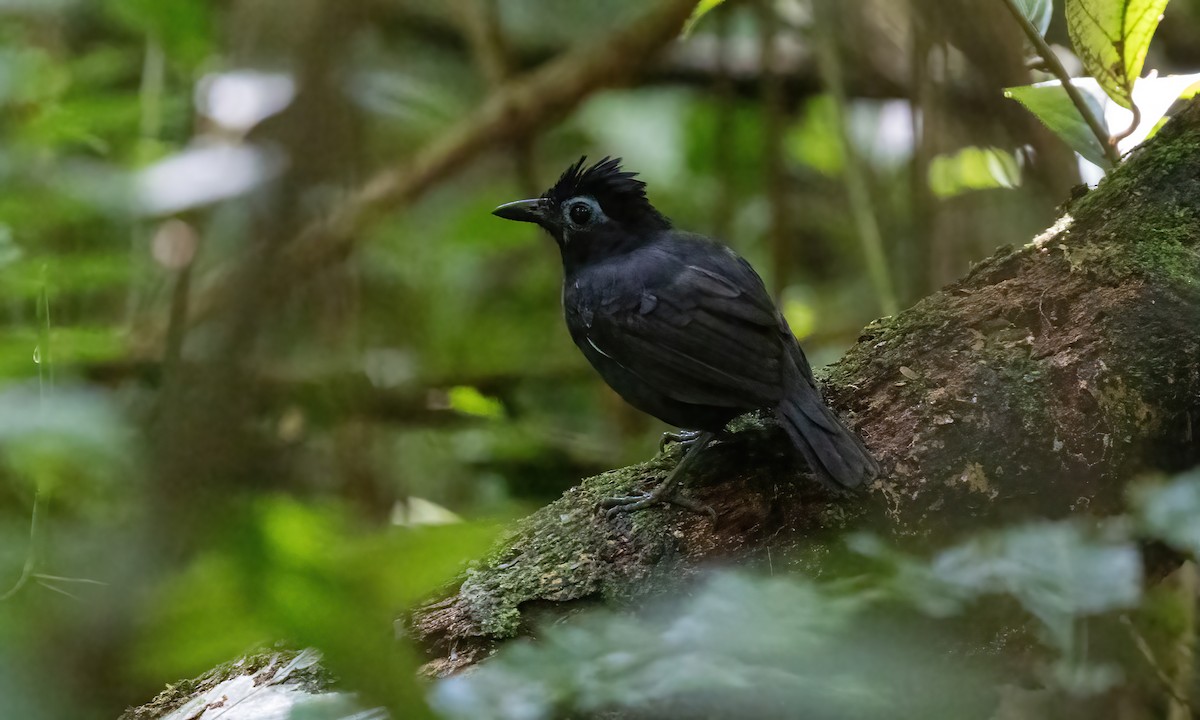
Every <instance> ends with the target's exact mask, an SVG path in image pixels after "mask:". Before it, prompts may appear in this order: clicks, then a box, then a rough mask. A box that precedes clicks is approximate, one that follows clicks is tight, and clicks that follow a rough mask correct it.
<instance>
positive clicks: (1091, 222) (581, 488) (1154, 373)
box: [410, 101, 1200, 674]
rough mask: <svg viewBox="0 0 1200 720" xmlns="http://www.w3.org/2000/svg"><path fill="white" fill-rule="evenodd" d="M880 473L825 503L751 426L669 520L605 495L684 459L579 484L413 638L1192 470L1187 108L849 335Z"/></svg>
mask: <svg viewBox="0 0 1200 720" xmlns="http://www.w3.org/2000/svg"><path fill="white" fill-rule="evenodd" d="M824 382H825V387H826V392H827V396H828V397H829V399H830V401H831V402H832V404H833V405H834V406H835V407H836V408H837V409H838V410H839V411H841V413H842V414H843V416H844V417H846V418H847V419H848V420H850V422H851V424H852V425H854V426H855V427H857V429H858V430H859V431H860V432H861V433H862V434H863V436H864V438H865V439H866V442H867V444H868V446H869V447H870V448H871V450H872V451H873V452H874V453H875V454H876V457H878V459H879V460H880V462H881V463H882V465H883V467H884V469H885V474H884V476H883V477H882V478H881V479H879V480H877V481H876V482H875V483H874V484H873V485H872V486H871V487H870V488H869V489H868V490H867V491H866V492H864V493H859V494H857V495H855V496H851V497H832V496H830V495H828V494H826V493H824V492H823V491H822V490H821V489H820V488H819V487H817V486H816V484H815V483H813V482H810V481H808V480H807V479H806V478H805V477H804V476H803V471H802V468H801V467H800V464H801V463H800V461H799V460H798V459H797V458H796V457H795V456H794V455H793V454H792V452H791V450H790V448H789V446H788V443H787V440H786V438H784V437H783V435H782V433H780V432H778V430H777V429H776V428H774V427H773V426H771V424H770V423H769V422H768V421H765V420H762V419H759V418H755V417H745V418H741V419H739V420H738V421H735V423H734V424H733V428H732V429H733V432H731V433H730V435H729V436H728V437H727V438H726V439H725V440H724V441H722V442H721V443H719V444H718V445H714V446H713V447H712V448H711V449H710V450H709V451H708V452H707V453H706V459H705V462H704V465H705V467H704V468H703V469H702V470H701V471H700V472H699V473H698V475H696V476H694V477H692V478H690V479H689V481H688V488H687V490H688V492H689V493H690V494H691V495H693V496H694V497H697V498H699V499H700V500H702V501H703V502H705V503H708V504H709V505H711V506H712V507H714V508H715V509H716V510H717V512H718V513H719V515H720V519H719V521H718V522H717V524H716V525H715V526H713V525H712V524H711V523H710V522H709V520H708V519H707V518H705V517H704V516H701V515H696V514H692V513H688V512H685V511H680V510H678V509H675V508H669V509H665V510H657V509H656V510H650V511H646V512H641V513H637V514H634V515H632V516H622V517H619V518H617V519H614V520H606V519H605V517H604V514H603V513H602V512H600V511H599V510H598V509H597V504H598V502H599V500H600V499H601V498H603V497H606V496H611V495H617V494H625V493H627V492H628V491H630V490H632V489H635V488H637V487H639V486H641V485H643V484H645V483H649V482H652V481H657V480H658V479H660V478H661V477H662V476H663V475H664V473H665V472H666V471H667V470H669V469H670V468H671V467H672V466H673V464H674V463H675V462H676V461H677V460H678V454H677V451H668V453H667V454H666V455H665V456H663V457H659V458H656V459H654V460H652V461H650V462H647V463H644V464H641V465H636V466H632V467H627V468H622V469H619V470H614V471H612V472H608V473H605V474H603V475H599V476H596V477H592V478H588V479H586V480H584V481H583V482H582V483H580V484H579V485H578V486H577V487H574V488H572V489H571V490H569V491H568V492H567V493H566V494H565V495H564V496H563V497H562V498H561V499H559V500H557V501H556V502H554V503H552V504H550V505H548V506H547V507H545V508H543V509H541V510H539V511H538V512H536V513H534V514H533V515H532V516H530V517H528V518H526V519H525V520H523V521H521V522H520V523H518V524H517V525H516V526H515V527H514V529H513V530H512V531H511V532H510V533H509V534H508V535H507V536H506V537H505V538H504V539H503V540H502V541H501V542H500V543H499V544H498V546H497V547H496V548H495V550H494V551H493V552H492V553H491V554H490V555H489V556H488V557H487V558H485V559H482V560H480V561H479V562H478V563H477V564H476V566H475V567H474V568H472V569H471V570H470V571H468V572H467V573H466V575H465V577H464V578H462V582H461V584H460V585H459V586H458V587H457V589H456V590H455V591H454V592H453V593H452V594H451V595H449V596H448V597H446V598H445V599H443V600H441V601H440V602H436V603H433V604H430V605H428V606H427V607H425V608H423V609H422V610H420V611H419V612H418V613H417V614H416V615H415V617H414V618H413V619H412V621H411V628H410V629H411V632H413V634H415V636H416V637H417V639H418V640H419V641H420V642H422V643H423V644H424V645H425V647H426V648H428V650H429V652H430V657H431V663H430V665H429V669H430V670H431V671H432V672H434V673H437V674H446V673H450V672H454V671H456V670H458V669H460V668H462V667H465V666H467V665H469V664H471V663H473V662H476V661H478V660H480V659H482V658H484V657H486V656H487V655H488V654H489V653H490V652H491V651H492V650H494V649H495V648H496V647H497V646H498V645H499V644H500V643H502V642H503V641H505V640H506V639H509V638H512V637H515V636H517V635H520V634H522V633H525V632H528V631H529V630H530V629H531V627H532V625H533V624H535V623H537V622H540V621H544V620H546V619H553V618H557V617H561V616H563V615H566V614H569V613H572V612H574V611H575V610H577V609H580V608H583V607H586V606H587V605H588V604H590V603H593V602H596V601H620V602H628V601H632V600H636V599H638V598H640V597H645V596H647V595H651V594H655V593H659V592H663V591H664V590H666V589H667V588H670V587H673V586H677V585H678V583H679V582H681V581H683V580H686V579H687V578H688V577H689V576H691V575H692V574H694V573H695V572H696V571H697V569H699V568H700V567H702V566H704V565H706V564H712V563H718V562H724V563H730V562H745V561H748V560H751V559H753V558H754V557H755V556H757V555H759V554H765V553H769V552H771V551H772V550H775V551H783V552H784V553H788V552H789V551H795V550H797V549H803V550H805V552H804V553H803V555H804V557H806V558H809V559H810V560H808V561H807V565H806V570H807V571H809V572H811V573H813V574H816V573H820V572H821V567H820V565H821V563H820V558H821V557H822V554H823V553H827V552H831V551H833V550H834V549H835V548H837V547H838V541H839V538H840V537H841V536H842V535H844V534H845V532H846V531H848V530H850V529H853V528H859V527H869V528H871V529H872V530H873V531H875V532H877V533H880V534H882V535H884V536H888V537H890V538H892V539H893V540H894V541H897V542H901V543H908V542H914V541H924V540H929V539H933V538H934V536H935V535H936V536H937V537H945V536H947V535H953V534H956V533H959V532H961V531H962V530H964V529H968V528H978V527H980V526H984V525H989V524H998V523H1001V522H1007V521H1011V520H1013V519H1016V518H1020V517H1023V516H1028V515H1034V514H1036V515H1038V516H1042V517H1045V516H1050V517H1057V516H1064V515H1068V514H1071V513H1077V512H1090V513H1093V514H1108V513H1112V512H1116V511H1118V510H1120V509H1121V508H1122V504H1123V498H1124V489H1125V485H1126V484H1127V482H1128V481H1129V480H1131V479H1132V478H1135V477H1136V476H1137V475H1138V474H1139V473H1141V472H1145V471H1153V470H1165V471H1171V470H1177V469H1182V468H1184V467H1188V466H1190V465H1193V464H1195V463H1196V462H1197V461H1200V443H1197V442H1196V440H1195V435H1194V430H1193V426H1194V424H1195V423H1196V422H1197V421H1198V420H1200V101H1193V102H1192V103H1191V104H1190V106H1189V107H1188V108H1186V109H1185V110H1184V112H1183V113H1181V114H1180V116H1179V117H1178V118H1176V119H1175V120H1172V121H1171V122H1170V123H1168V124H1167V125H1166V126H1165V127H1164V128H1163V130H1162V131H1161V132H1160V133H1159V135H1158V136H1157V137H1156V138H1154V139H1153V140H1151V141H1150V142H1148V143H1147V144H1146V145H1144V146H1143V147H1142V148H1140V149H1138V150H1137V151H1135V152H1134V153H1133V154H1132V155H1130V156H1129V157H1128V158H1127V160H1126V162H1125V163H1124V164H1123V165H1122V166H1121V167H1120V168H1119V169H1118V170H1116V171H1115V172H1114V173H1112V175H1111V176H1110V177H1109V178H1107V179H1106V180H1105V181H1104V182H1103V183H1101V185H1100V186H1099V187H1098V188H1097V189H1095V190H1092V191H1090V192H1087V193H1086V194H1083V195H1081V196H1079V197H1077V198H1076V199H1074V200H1072V201H1071V202H1070V203H1068V205H1067V206H1066V207H1065V208H1064V214H1063V216H1062V218H1061V219H1060V221H1059V222H1058V223H1057V224H1056V225H1055V226H1054V227H1053V228H1051V229H1050V230H1047V231H1046V232H1045V233H1043V234H1042V235H1040V236H1039V237H1037V238H1035V239H1034V240H1033V242H1031V243H1030V244H1028V245H1026V246H1024V247H1021V248H1007V249H1003V250H1001V251H1000V252H998V253H996V254H995V255H994V256H993V257H992V258H990V259H989V260H987V261H985V262H983V263H981V264H980V265H978V266H977V267H976V268H974V270H973V271H972V272H971V273H969V274H968V275H967V276H966V277H965V278H963V279H961V280H960V281H958V282H956V283H954V284H952V285H950V286H948V287H946V288H944V289H943V290H942V291H940V292H938V293H936V294H934V295H931V296H929V297H928V298H926V299H924V300H922V301H921V302H919V303H918V304H917V305H915V306H914V307H912V308H910V309H908V310H906V311H904V312H902V313H900V314H899V315H897V316H894V317H889V318H884V319H882V320H879V321H877V322H875V323H872V324H871V325H869V326H868V327H867V328H865V329H864V331H863V334H862V336H861V338H860V339H859V342H858V344H857V345H855V346H854V347H853V348H852V349H851V350H850V351H849V352H848V353H847V354H846V356H845V357H844V358H843V359H842V360H841V361H840V362H838V363H837V364H836V365H834V366H833V367H831V368H830V369H829V371H828V372H827V373H826V375H825V377H824Z"/></svg>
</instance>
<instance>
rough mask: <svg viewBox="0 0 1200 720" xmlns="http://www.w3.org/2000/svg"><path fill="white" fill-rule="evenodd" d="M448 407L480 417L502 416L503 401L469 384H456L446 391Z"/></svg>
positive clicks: (464, 413) (492, 417)
mask: <svg viewBox="0 0 1200 720" xmlns="http://www.w3.org/2000/svg"><path fill="white" fill-rule="evenodd" d="M446 397H447V400H448V401H449V403H450V409H451V410H455V411H457V412H460V413H462V414H463V415H474V416H475V417H481V418H491V419H496V418H501V417H504V403H502V402H500V401H499V400H497V399H496V398H494V397H488V396H487V395H484V394H483V393H481V392H479V390H477V389H476V388H473V387H471V386H469V385H457V386H455V387H452V388H450V389H449V390H448V391H447V392H446Z"/></svg>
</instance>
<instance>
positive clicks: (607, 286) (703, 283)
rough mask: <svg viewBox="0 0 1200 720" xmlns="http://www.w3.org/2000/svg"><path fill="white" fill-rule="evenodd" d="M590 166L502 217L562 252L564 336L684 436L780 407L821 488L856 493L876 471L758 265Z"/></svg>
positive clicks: (617, 175)
mask: <svg viewBox="0 0 1200 720" xmlns="http://www.w3.org/2000/svg"><path fill="white" fill-rule="evenodd" d="M584 162H585V159H584V158H580V160H579V161H578V162H577V163H575V164H574V165H572V166H571V167H569V168H568V169H567V170H566V172H564V173H563V175H562V177H561V178H559V180H558V182H557V183H555V184H554V186H553V187H552V188H550V189H549V190H547V191H546V193H545V194H544V195H543V196H542V197H540V198H537V199H534V200H522V201H518V202H516V203H509V204H507V205H503V206H501V207H499V208H497V209H496V211H495V213H496V214H497V215H499V216H500V217H503V218H508V219H512V220H523V221H528V222H536V223H537V224H539V225H541V226H542V227H543V228H545V229H546V230H547V231H548V232H549V233H550V234H551V235H552V236H553V237H554V239H555V241H556V242H557V243H558V246H559V249H560V250H561V253H562V261H563V273H564V277H563V309H564V312H565V315H566V321H567V327H568V329H569V330H570V333H571V338H572V339H573V340H574V341H575V344H576V345H578V346H579V349H580V350H582V351H583V354H584V355H585V356H586V357H587V359H588V361H589V362H591V364H592V366H593V367H595V368H596V370H597V371H598V372H599V373H600V375H601V376H602V377H603V378H604V380H605V381H606V382H608V384H609V385H610V386H612V388H613V389H614V390H616V391H617V392H618V393H619V394H620V395H621V396H622V397H623V398H625V400H626V401H628V402H629V403H630V404H631V405H633V406H634V407H636V408H638V409H640V410H642V411H644V412H646V413H649V414H651V415H653V416H655V417H657V418H659V419H661V420H663V421H665V422H667V423H670V424H672V425H675V426H677V427H680V428H687V429H692V430H700V431H707V432H710V433H715V432H719V431H721V430H722V429H723V428H724V427H725V425H726V423H728V422H729V420H731V419H732V418H734V417H736V416H737V415H740V414H742V413H745V412H748V411H751V410H756V409H760V408H771V409H773V410H774V412H775V415H776V417H777V418H778V419H779V422H780V425H781V426H782V427H783V429H784V430H785V431H786V432H787V434H788V436H789V437H790V438H791V439H792V442H793V443H794V444H795V446H796V448H797V449H798V450H799V451H800V453H801V454H802V455H803V456H804V458H805V460H806V461H807V462H808V465H809V466H810V467H811V468H812V471H813V474H814V476H815V477H816V478H817V479H818V480H820V481H822V482H824V483H825V484H827V485H829V486H831V487H835V488H854V487H857V486H859V485H861V484H862V483H864V482H867V481H869V480H870V479H871V478H873V477H874V476H875V475H876V474H877V472H878V466H877V464H876V462H875V460H874V459H873V458H872V457H871V455H870V453H869V452H868V451H867V449H866V448H865V447H864V446H863V444H862V441H861V440H860V439H859V438H858V436H857V435H855V434H854V433H853V432H851V431H850V430H848V429H847V428H846V427H845V426H844V425H843V424H842V422H841V421H840V420H839V419H838V417H837V416H836V415H835V414H834V413H833V411H832V410H830V409H829V408H828V407H827V406H826V405H825V402H824V400H823V399H822V397H821V394H820V391H819V390H818V389H817V387H816V384H815V383H814V381H813V376H812V369H811V368H810V367H809V364H808V360H807V359H806V358H805V356H804V352H803V351H802V350H801V349H800V345H799V343H798V342H797V341H796V338H795V336H793V335H792V332H791V330H790V329H789V328H788V324H787V321H786V320H784V318H783V315H782V314H781V313H780V312H779V310H778V309H777V308H776V307H775V304H774V302H772V300H771V297H770V295H769V294H768V292H767V290H766V287H765V286H764V285H763V282H762V279H761V278H759V276H758V274H757V273H756V272H755V271H754V269H753V268H752V267H751V266H750V264H749V263H748V262H746V261H745V260H744V259H742V258H741V257H739V256H738V255H737V254H736V253H734V252H733V251H732V250H731V249H729V248H728V247H725V246H724V245H722V244H720V243H718V242H715V241H713V240H710V239H708V238H706V237H704V236H702V235H697V234H694V233H689V232H684V231H681V230H676V229H674V228H672V226H671V223H670V221H669V220H667V218H665V217H664V216H663V215H662V214H661V213H659V212H658V211H657V210H656V209H655V208H654V206H653V205H651V204H650V202H649V200H648V199H647V198H646V192H645V187H646V186H645V183H643V182H641V181H640V180H638V179H636V175H635V173H631V172H625V171H623V170H622V169H621V166H620V159H619V158H618V159H609V158H605V159H604V160H602V161H600V162H599V163H596V164H595V165H593V166H591V167H587V168H585V167H584ZM637 497H640V496H634V498H637ZM659 499H666V498H660V497H658V496H656V497H655V498H653V500H659ZM625 500H629V501H630V502H626V503H624V504H626V505H635V504H638V505H639V506H641V507H644V506H645V503H640V504H639V503H634V502H632V500H633V499H632V498H630V499H625ZM634 509H636V508H634Z"/></svg>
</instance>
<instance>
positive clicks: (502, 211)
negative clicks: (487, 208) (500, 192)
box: [492, 199, 542, 224]
mask: <svg viewBox="0 0 1200 720" xmlns="http://www.w3.org/2000/svg"><path fill="white" fill-rule="evenodd" d="M492 214H493V215H495V216H496V217H502V218H504V219H505V220H517V221H519V222H531V223H539V224H540V223H541V222H542V201H541V200H540V199H535V200H517V201H516V202H510V203H504V204H503V205H501V206H500V207H498V208H496V209H495V210H493V211H492Z"/></svg>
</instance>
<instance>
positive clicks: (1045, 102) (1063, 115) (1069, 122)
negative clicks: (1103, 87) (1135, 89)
mask: <svg viewBox="0 0 1200 720" xmlns="http://www.w3.org/2000/svg"><path fill="white" fill-rule="evenodd" d="M1072 84H1073V85H1074V86H1075V87H1076V88H1077V89H1078V90H1079V92H1080V94H1081V95H1082V96H1083V99H1084V102H1085V103H1086V104H1087V106H1088V107H1089V108H1090V109H1091V111H1092V113H1093V114H1094V115H1095V116H1096V117H1097V118H1098V119H1099V120H1100V122H1101V123H1102V124H1103V123H1104V111H1103V104H1102V100H1103V97H1097V96H1096V94H1095V93H1094V92H1093V91H1091V90H1089V89H1088V87H1087V85H1086V83H1081V82H1079V81H1073V83H1072ZM1004 96H1005V97H1008V98H1012V99H1013V100H1016V101H1017V102H1019V103H1021V104H1022V105H1024V106H1025V109H1027V110H1029V112H1031V113H1033V114H1034V115H1035V116H1036V117H1037V119H1038V120H1041V121H1042V124H1044V125H1045V126H1046V127H1048V128H1050V130H1051V131H1052V132H1053V133H1054V134H1055V135H1057V136H1059V137H1060V138H1062V139H1063V141H1064V142H1066V143H1067V145H1069V146H1070V147H1071V149H1072V150H1074V151H1075V152H1077V153H1079V154H1080V155H1082V156H1083V157H1084V158H1085V159H1086V160H1088V161H1089V162H1092V163H1095V164H1096V165H1099V166H1100V167H1102V168H1108V167H1111V164H1110V163H1109V161H1108V158H1107V157H1106V156H1105V154H1104V147H1103V146H1102V145H1101V144H1100V140H1099V139H1097V138H1096V134H1095V133H1093V132H1092V130H1091V128H1090V127H1088V124H1087V122H1086V121H1085V120H1084V119H1083V116H1082V115H1080V114H1079V109H1078V108H1076V107H1075V104H1074V103H1073V102H1071V97H1070V96H1069V95H1067V91H1066V90H1065V89H1063V86H1062V84H1061V83H1059V81H1057V80H1050V81H1047V82H1040V83H1035V84H1033V85H1021V86H1019V87H1010V88H1005V90H1004ZM1107 131H1108V129H1107V126H1106V127H1105V132H1106V133H1107Z"/></svg>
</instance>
